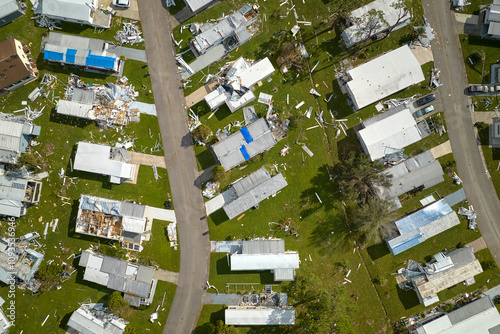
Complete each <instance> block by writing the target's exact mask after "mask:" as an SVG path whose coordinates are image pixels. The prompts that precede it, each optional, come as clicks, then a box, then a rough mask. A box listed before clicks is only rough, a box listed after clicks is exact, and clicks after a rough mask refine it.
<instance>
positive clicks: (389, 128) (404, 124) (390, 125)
mask: <svg viewBox="0 0 500 334" xmlns="http://www.w3.org/2000/svg"><path fill="white" fill-rule="evenodd" d="M358 136H359V140H360V142H361V145H362V146H363V149H364V150H365V152H366V153H368V154H369V155H370V158H371V160H372V161H374V160H377V159H380V158H382V157H384V156H385V149H386V147H392V148H403V147H406V146H408V145H410V144H413V143H415V142H417V141H419V140H420V139H422V136H421V134H420V132H419V130H418V127H417V123H416V122H415V119H414V118H413V116H412V115H411V112H410V110H409V109H404V110H401V111H399V112H397V113H395V114H393V115H391V116H389V117H386V118H383V119H381V120H379V121H378V122H375V123H371V124H369V125H368V126H366V127H365V128H364V129H361V130H359V131H358Z"/></svg>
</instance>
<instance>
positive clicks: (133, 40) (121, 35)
mask: <svg viewBox="0 0 500 334" xmlns="http://www.w3.org/2000/svg"><path fill="white" fill-rule="evenodd" d="M135 23H136V22H130V23H128V22H123V28H122V30H118V31H117V32H116V36H115V39H116V40H117V41H118V42H120V44H131V45H134V44H137V43H142V42H144V38H142V37H141V34H142V32H141V30H140V29H139V27H138V26H136V25H135Z"/></svg>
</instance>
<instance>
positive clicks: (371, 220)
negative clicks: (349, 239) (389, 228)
mask: <svg viewBox="0 0 500 334" xmlns="http://www.w3.org/2000/svg"><path fill="white" fill-rule="evenodd" d="M393 208H394V203H393V202H391V201H389V200H381V199H378V198H371V199H369V200H368V201H367V202H366V203H364V204H361V205H359V206H358V207H357V208H356V209H355V210H354V212H353V213H352V222H353V223H354V226H355V229H356V232H358V234H359V235H360V236H361V237H362V238H364V239H365V240H364V241H366V242H372V241H373V242H376V243H378V242H380V241H381V235H382V233H381V232H383V230H384V227H385V226H386V225H387V223H388V222H389V221H390V220H391V219H392V216H393V214H392V213H391V211H392V209H393Z"/></svg>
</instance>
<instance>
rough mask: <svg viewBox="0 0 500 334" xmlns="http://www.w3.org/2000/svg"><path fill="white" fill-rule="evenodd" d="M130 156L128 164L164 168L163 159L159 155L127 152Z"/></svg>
mask: <svg viewBox="0 0 500 334" xmlns="http://www.w3.org/2000/svg"><path fill="white" fill-rule="evenodd" d="M128 155H129V156H130V161H129V163H131V164H137V165H145V166H153V165H155V166H156V167H159V168H166V165H165V158H164V157H162V156H159V155H152V154H145V153H140V152H134V151H128Z"/></svg>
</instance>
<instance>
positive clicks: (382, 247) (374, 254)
mask: <svg viewBox="0 0 500 334" xmlns="http://www.w3.org/2000/svg"><path fill="white" fill-rule="evenodd" d="M366 251H367V252H368V255H370V258H371V259H372V261H376V260H378V259H380V258H382V257H384V256H386V255H388V254H390V253H391V252H390V251H389V248H388V247H387V245H386V244H385V243H384V242H381V243H378V244H375V245H371V246H368V247H367V248H366Z"/></svg>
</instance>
